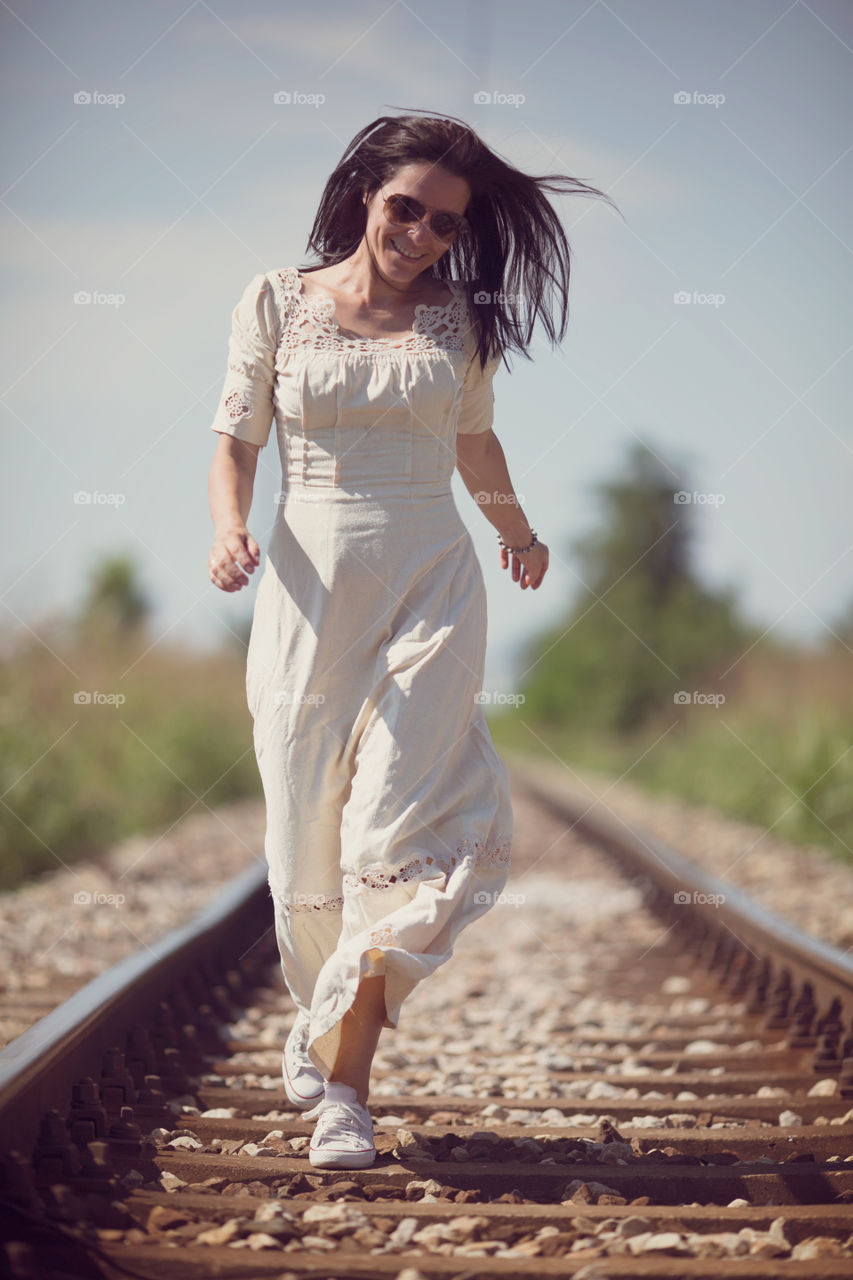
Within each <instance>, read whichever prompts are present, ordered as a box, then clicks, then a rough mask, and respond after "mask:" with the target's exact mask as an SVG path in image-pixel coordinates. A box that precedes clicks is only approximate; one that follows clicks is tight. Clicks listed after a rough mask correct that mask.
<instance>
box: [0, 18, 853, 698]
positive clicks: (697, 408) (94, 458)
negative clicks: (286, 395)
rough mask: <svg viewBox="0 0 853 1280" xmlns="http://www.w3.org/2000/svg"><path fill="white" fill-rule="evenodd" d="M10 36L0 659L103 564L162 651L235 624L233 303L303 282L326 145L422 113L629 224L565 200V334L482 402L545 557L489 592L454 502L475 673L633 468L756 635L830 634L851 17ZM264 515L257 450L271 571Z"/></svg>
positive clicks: (32, 22)
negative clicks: (224, 561)
mask: <svg viewBox="0 0 853 1280" xmlns="http://www.w3.org/2000/svg"><path fill="white" fill-rule="evenodd" d="M0 45H2V48H3V50H4V53H3V64H4V65H3V77H2V86H3V87H2V90H0V92H2V96H3V118H4V119H5V120H6V121H7V127H6V130H5V136H4V137H3V140H2V148H3V173H4V175H5V182H4V190H3V198H2V205H0V219H2V228H3V236H2V249H0V276H2V302H0V306H2V310H3V313H4V314H3V319H4V322H5V323H4V332H5V341H4V343H3V347H2V351H0V386H2V389H3V393H2V405H0V411H2V415H3V434H2V466H3V473H4V475H5V476H6V483H5V485H4V501H3V503H2V540H3V545H4V547H5V549H6V557H5V561H4V568H3V575H2V582H0V601H2V605H3V609H2V611H0V633H3V634H5V635H7V636H8V635H17V634H20V633H21V632H22V631H24V632H28V633H29V634H31V635H33V636H38V634H39V622H40V620H41V619H43V618H44V617H45V616H46V615H48V614H57V613H59V614H61V613H65V612H68V611H70V610H73V609H74V608H75V606H76V605H78V604H79V602H80V599H81V597H82V595H83V594H84V593H85V590H86V587H87V584H88V581H89V575H90V573H91V571H92V570H93V568H94V567H95V566H96V565H97V564H98V563H99V562H100V560H101V559H102V558H103V557H105V556H107V555H113V554H120V553H127V554H130V555H131V556H133V557H134V558H135V559H136V560H137V562H138V564H139V568H140V573H141V578H142V582H143V586H144V588H145V591H146V593H147V594H148V596H149V598H150V600H151V603H152V606H153V614H152V620H151V622H152V636H153V640H154V643H155V644H156V643H160V642H161V641H162V642H168V643H169V644H173V643H184V644H189V645H192V646H197V647H199V648H200V649H201V648H211V647H215V646H217V645H219V644H220V643H221V642H222V640H223V638H225V637H227V635H228V632H229V629H230V630H234V629H239V626H242V625H243V624H244V622H245V621H246V620H247V619H248V617H250V616H251V609H252V605H253V600H254V592H255V589H256V584H257V581H258V580H259V577H260V573H259V572H257V571H256V573H255V575H254V578H253V580H252V582H251V584H250V585H249V586H248V587H247V588H245V589H244V590H243V591H242V592H240V593H237V594H233V595H224V594H223V593H221V592H219V591H218V590H217V589H216V588H215V587H214V586H213V585H212V584H211V583H210V581H209V579H208V576H207V567H206V566H207V555H208V551H209V547H210V544H211V541H212V525H211V521H210V514H209V509H208V505H207V475H208V471H209V467H210V461H211V458H212V455H213V451H214V448H215V444H216V440H217V436H216V434H215V433H214V432H213V431H211V430H210V423H211V421H212V419H213V414H214V411H215V408H216V405H217V402H218V399H219V393H220V390H221V386H222V382H223V379H224V376H225V369H226V356H227V342H228V335H229V330H230V321H231V312H232V310H233V307H234V305H235V303H236V301H237V299H238V298H239V296H240V294H241V293H242V291H243V289H244V287H245V285H246V284H247V283H248V281H249V280H250V279H251V277H252V276H253V275H255V274H256V273H257V272H263V271H269V270H272V269H274V268H276V267H281V266H284V265H288V264H297V263H303V262H305V261H307V255H306V241H307V236H308V232H309V230H310V227H311V224H312V222H313V218H314V212H315V209H316V205H317V203H318V201H319V197H320V194H321V192H322V189H323V186H324V184H325V181H326V179H327V178H328V175H329V174H330V172H331V171H332V169H333V168H334V167H335V165H336V164H337V162H338V160H339V158H340V156H341V154H342V153H343V151H344V149H345V147H346V145H347V144H348V142H349V140H350V138H351V137H352V136H353V135H354V134H355V133H356V132H357V131H358V130H359V129H361V128H362V127H363V126H364V125H366V124H367V123H368V122H369V121H370V120H372V119H375V118H376V117H377V116H379V115H383V114H396V113H397V112H399V111H400V110H405V109H407V108H413V107H416V108H420V109H427V110H436V111H441V112H445V113H449V114H453V115H456V116H460V117H462V118H463V119H464V120H466V121H467V122H468V123H469V124H470V125H471V126H472V127H473V128H474V129H476V130H477V131H478V133H479V134H480V135H481V136H482V138H483V139H484V141H485V142H486V143H487V144H488V145H489V146H491V147H492V148H493V149H495V150H496V151H498V152H499V153H500V154H501V155H502V156H504V157H505V158H506V159H508V160H509V161H511V162H512V163H513V164H515V165H517V166H519V167H521V168H524V169H525V170H527V171H528V172H531V173H539V174H541V173H549V172H551V173H553V172H559V173H569V174H572V175H574V176H576V177H580V178H582V179H583V180H584V181H586V182H588V183H591V184H592V185H594V186H597V187H600V188H602V189H603V190H605V191H606V192H607V193H608V194H609V195H610V196H611V197H612V198H613V199H614V200H615V201H616V203H617V205H618V206H619V210H620V212H621V216H619V214H617V213H615V212H614V211H613V210H612V209H610V208H609V207H608V206H607V205H606V204H605V203H604V202H602V201H595V200H592V201H590V200H585V199H578V198H564V197H558V198H557V199H556V200H555V205H556V207H557V208H558V210H559V212H560V215H561V217H562V218H563V220H564V225H565V227H566V230H567V234H568V237H569V242H570V245H571V250H572V278H571V293H570V322H569V328H568V331H567V334H566V337H565V339H564V341H563V342H562V344H561V345H560V346H559V347H558V348H556V349H554V348H552V347H551V345H550V344H549V342H548V340H547V337H546V336H545V335H544V333H543V332H542V331H541V330H540V331H539V332H538V333H537V334H536V335H535V337H534V342H533V346H532V348H531V352H530V354H531V355H532V357H533V359H532V360H531V361H525V360H522V359H519V358H517V357H516V358H515V359H514V360H513V361H512V368H511V371H508V370H506V369H501V370H499V372H498V374H497V375H496V378H495V396H496V406H495V431H496V432H497V434H498V436H499V438H500V440H501V441H502V443H503V445H504V449H505V451H506V453H507V457H508V460H509V465H510V472H511V474H512V477H513V480H514V482H515V487H516V489H517V491H518V493H519V494H520V496H521V498H522V502H523V505H524V508H525V511H526V513H527V515H528V517H529V519H530V521H531V523H532V524H533V527H534V528H535V529H536V530H537V531H538V532H539V535H540V537H541V538H542V539H543V540H544V541H546V542H547V543H548V544H549V546H550V548H551V555H552V568H551V571H550V573H549V575H548V577H547V579H546V581H545V583H544V584H543V586H542V588H541V589H540V590H539V591H537V592H535V593H534V592H530V591H527V592H524V593H520V592H519V589H518V587H516V586H514V585H513V584H512V583H511V582H510V580H509V578H508V575H506V574H503V573H502V572H501V570H500V568H499V566H498V561H497V547H496V541H495V537H494V533H493V531H492V529H491V526H490V525H488V524H487V523H486V521H485V520H484V519H483V517H482V515H481V514H480V513H479V511H478V510H477V509H476V507H475V506H474V504H473V502H472V501H471V499H470V498H469V496H468V494H467V493H466V492H465V491H464V489H463V487H462V485H461V484H460V483H456V482H454V490H455V492H456V494H457V502H458V505H459V507H460V510H461V511H462V513H463V516H464V518H465V520H466V522H467V524H468V526H469V528H470V529H471V532H472V535H473V537H474V540H475V546H476V549H477V553H478V555H479V557H480V560H481V563H482V565H483V570H484V574H485V577H486V584H487V590H488V598H489V626H490V639H489V651H488V658H487V678H488V680H490V681H492V682H493V683H494V684H495V685H499V684H503V685H506V683H507V681H510V682H511V679H512V673H513V671H514V670H517V666H518V662H519V654H520V652H521V649H522V646H523V645H524V644H525V643H526V642H528V641H529V640H530V638H531V637H532V636H533V635H535V634H536V633H537V632H539V631H541V630H542V629H543V628H544V627H546V626H550V625H552V624H553V623H554V622H555V621H556V620H557V619H559V618H560V617H561V616H563V615H564V614H565V613H566V611H567V609H568V607H569V605H570V603H571V600H572V598H573V595H574V592H575V591H576V590H577V588H578V584H579V573H580V564H579V561H578V558H577V554H576V551H575V550H574V544H575V542H576V540H577V539H578V538H579V537H581V536H582V535H583V534H584V533H585V532H587V531H588V530H589V529H590V528H592V527H593V526H594V525H595V523H596V519H597V513H598V507H597V496H596V494H597V487H598V486H599V485H601V484H602V483H604V482H606V481H607V480H609V479H612V478H613V477H614V476H615V475H616V474H617V473H618V472H619V471H620V469H621V468H622V467H623V466H624V463H625V459H626V456H627V452H628V450H629V448H630V447H631V446H632V445H633V444H634V443H635V442H637V441H643V442H644V443H646V444H647V445H648V446H649V447H650V448H651V449H653V450H654V452H655V453H656V454H657V455H658V456H659V457H660V458H661V459H662V462H663V464H664V465H665V466H667V467H669V468H670V469H671V471H672V476H673V489H674V490H676V489H681V488H684V489H686V491H687V492H689V493H690V494H691V497H694V496H695V501H693V502H692V504H691V506H692V514H693V518H694V534H695V556H696V564H697V569H698V572H699V573H700V574H701V576H702V578H703V580H704V581H705V582H706V583H707V584H708V585H709V586H711V587H714V588H733V589H734V590H735V591H736V593H737V598H738V600H739V601H740V603H741V606H742V609H743V612H744V613H745V615H746V616H747V617H748V618H749V619H750V620H751V621H753V622H755V623H757V624H758V625H759V626H760V627H761V628H766V629H767V630H768V632H769V633H770V634H772V635H775V636H778V637H780V638H790V639H794V640H797V641H800V642H804V643H816V644H817V643H821V642H822V641H823V640H825V639H826V638H827V637H829V636H830V635H831V634H832V631H833V629H834V627H835V625H836V623H837V620H838V618H839V617H840V615H841V614H842V613H843V612H844V611H845V610H846V609H847V608H848V607H849V606H850V605H851V602H853V502H851V500H850V494H851V487H853V486H851V456H852V455H853V433H851V424H850V411H849V405H850V402H851V388H850V371H851V345H853V332H851V331H853V325H851V318H852V317H851V311H853V301H851V300H853V290H851V288H850V285H851V272H850V264H851V234H853V233H851V224H850V218H849V210H850V207H851V169H853V157H851V149H853V124H852V123H851V122H852V121H853V113H851V110H850V108H851V84H853V76H852V75H851V72H853V7H851V6H850V4H849V3H846V0H809V3H805V2H804V0H794V2H793V3H785V2H784V0H782V2H777V0H750V2H749V3H748V4H744V3H742V0H714V2H713V3H710V2H708V0H580V2H578V3H575V2H574V0H560V2H556V0H542V2H537V0H533V2H532V3H529V4H525V5H518V4H517V3H515V2H514V0H495V2H494V3H492V2H490V0H453V2H452V3H450V2H448V0H431V2H430V3H429V4H424V3H423V2H422V0H379V2H378V3H370V2H368V3H360V4H358V5H352V4H345V3H330V2H329V0H317V2H316V3H314V4H313V5H310V6H308V5H305V4H304V3H301V2H300V3H298V4H297V3H289V2H287V3H273V2H272V0H262V2H256V0H241V3H239V4H237V3H226V2H225V0H211V2H210V3H208V2H207V0H192V2H191V3H188V4H186V3H173V2H172V0H149V2H148V3H145V4H139V3H137V4H134V3H128V2H127V0H120V2H117V0H105V2H98V0H61V2H56V0H53V2H51V0H31V2H25V0H10V2H9V3H6V0H0ZM283 96H284V97H285V98H287V97H288V96H289V99H290V101H289V102H288V101H282V100H281V99H282V97H283ZM276 97H278V99H279V100H278V101H276ZM10 125H11V127H10ZM86 299H88V301H87V300H86ZM684 477H686V478H687V483H686V484H683V483H682V481H683V479H684ZM457 479H458V478H457ZM279 488H280V470H279V459H278V454H277V450H276V447H275V431H274V430H273V432H272V433H271V438H270V445H269V446H268V447H267V448H266V449H264V450H262V451H261V454H260V457H259V464H258V476H257V481H256V486H255V498H254V505H253V508H252V513H251V515H250V518H249V528H250V530H251V531H252V533H253V534H254V536H255V537H256V538H257V539H258V542H259V543H260V545H261V548H262V551H265V549H266V546H267V543H268V540H269V534H270V531H271V528H272V522H273V519H274V516H275V502H274V495H275V493H276V491H277V490H278V489H279ZM81 494H83V495H89V500H88V501H80V500H79V495H81Z"/></svg>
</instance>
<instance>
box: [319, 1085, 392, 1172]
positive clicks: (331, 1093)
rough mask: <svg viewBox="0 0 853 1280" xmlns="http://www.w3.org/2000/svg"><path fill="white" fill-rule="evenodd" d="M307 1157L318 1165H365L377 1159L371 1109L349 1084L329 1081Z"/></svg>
mask: <svg viewBox="0 0 853 1280" xmlns="http://www.w3.org/2000/svg"><path fill="white" fill-rule="evenodd" d="M308 1159H309V1160H310V1161H311V1164H312V1165H314V1167H315V1168H316V1169H366V1168H367V1166H368V1165H371V1164H373V1161H374V1160H375V1159H376V1147H375V1146H374V1143H373V1121H372V1120H371V1118H370V1112H369V1111H368V1110H367V1107H365V1106H362V1104H361V1103H360V1102H359V1101H358V1095H357V1093H356V1091H355V1089H353V1088H351V1086H350V1085H348V1084H341V1083H340V1082H339V1081H337V1080H333V1081H330V1082H328V1083H327V1084H326V1096H325V1101H324V1102H323V1104H322V1106H321V1107H320V1108H319V1114H318V1116H317V1124H316V1126H315V1129H314V1133H313V1134H312V1136H311V1144H310V1146H309V1148H308Z"/></svg>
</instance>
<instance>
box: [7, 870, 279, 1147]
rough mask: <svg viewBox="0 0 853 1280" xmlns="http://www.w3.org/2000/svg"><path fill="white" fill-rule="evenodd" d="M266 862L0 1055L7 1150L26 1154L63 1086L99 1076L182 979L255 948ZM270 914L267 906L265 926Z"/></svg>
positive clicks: (58, 1103) (64, 1092) (61, 1103)
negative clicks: (109, 1055)
mask: <svg viewBox="0 0 853 1280" xmlns="http://www.w3.org/2000/svg"><path fill="white" fill-rule="evenodd" d="M266 895H267V868H266V863H263V864H259V865H258V866H257V867H252V868H250V869H249V870H248V871H245V872H243V873H242V874H241V875H239V876H236V877H234V879H232V880H231V881H229V883H228V884H227V885H226V887H225V888H224V889H223V890H222V891H221V893H219V894H218V896H217V897H216V898H215V899H214V900H213V901H212V902H210V903H209V904H208V905H207V906H206V907H204V908H202V909H201V910H200V911H199V912H198V913H197V914H196V915H195V916H194V917H193V918H192V919H191V920H190V921H189V922H188V923H187V924H185V925H182V926H179V927H178V928H176V929H173V930H171V931H170V932H169V933H167V934H165V935H164V936H163V937H162V938H160V939H158V940H157V941H156V942H154V943H153V944H151V945H150V946H149V945H147V944H146V946H145V947H144V948H143V949H142V950H140V951H137V952H136V953H135V954H134V955H132V956H128V957H127V958H126V959H125V960H122V961H120V962H119V963H118V964H116V965H114V966H113V967H112V968H111V969H108V970H106V972H104V973H102V974H99V975H98V977H97V978H93V979H92V981H91V982H89V983H87V984H86V986H84V987H81V988H80V990H79V991H77V992H75V994H74V995H73V996H71V997H70V999H68V1000H66V1001H65V1002H64V1003H63V1004H61V1005H59V1006H58V1007H57V1008H56V1009H53V1010H52V1011H51V1012H50V1013H48V1014H46V1015H45V1017H43V1018H41V1019H40V1020H39V1021H38V1022H36V1023H34V1025H33V1026H31V1027H29V1028H28V1029H27V1030H26V1031H24V1032H23V1033H22V1034H21V1035H20V1036H18V1037H17V1039H15V1040H13V1041H12V1042H11V1043H10V1044H8V1045H7V1046H6V1047H5V1048H4V1049H3V1050H2V1051H0V1117H2V1125H3V1146H4V1149H5V1150H7V1151H11V1150H15V1149H18V1150H21V1151H29V1150H30V1149H31V1148H32V1146H33V1145H34V1143H35V1141H36V1138H37V1135H38V1129H39V1123H40V1119H41V1117H42V1116H43V1115H44V1114H45V1112H47V1111H48V1110H50V1109H51V1108H59V1109H64V1108H65V1107H66V1106H67V1102H68V1087H69V1086H68V1081H69V1080H78V1079H80V1078H81V1077H85V1076H95V1077H97V1075H98V1074H99V1072H100V1064H101V1060H102V1058H103V1055H104V1053H105V1052H106V1051H107V1050H108V1049H110V1048H111V1047H113V1046H117V1045H120V1046H123V1045H124V1043H125V1039H126V1036H127V1032H128V1029H129V1027H130V1026H131V1025H132V1024H133V1023H143V1022H144V1021H145V1020H146V1019H147V1018H148V1017H149V1016H150V1015H151V1014H152V1013H153V1011H155V1010H156V1009H157V1008H158V1006H159V1005H160V1003H161V1002H162V1001H164V1000H168V998H169V995H170V993H171V992H172V991H173V989H174V988H175V986H176V985H177V983H179V982H180V981H181V979H182V977H183V976H184V975H186V974H187V973H190V972H192V971H193V969H194V968H196V967H197V966H199V965H201V964H203V963H204V962H205V961H209V960H216V961H217V962H221V961H222V960H223V958H224V957H226V956H227V955H228V954H229V953H231V954H233V955H234V956H235V958H236V957H238V956H239V955H240V953H241V952H246V951H248V950H250V949H251V946H252V945H254V941H251V942H250V941H248V938H249V937H250V936H251V935H250V933H248V932H247V929H246V927H247V926H248V925H249V924H250V923H251V922H252V921H253V920H255V921H256V920H257V919H258V918H259V917H260V918H262V915H263V909H264V898H265V896H266ZM271 922H272V911H271V908H270V923H271Z"/></svg>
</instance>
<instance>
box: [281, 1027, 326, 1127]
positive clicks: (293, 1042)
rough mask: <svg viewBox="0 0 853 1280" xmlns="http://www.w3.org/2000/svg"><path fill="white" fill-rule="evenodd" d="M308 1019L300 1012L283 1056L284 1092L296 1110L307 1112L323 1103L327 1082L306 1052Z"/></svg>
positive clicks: (282, 1075)
mask: <svg viewBox="0 0 853 1280" xmlns="http://www.w3.org/2000/svg"><path fill="white" fill-rule="evenodd" d="M307 1047H308V1017H307V1015H306V1014H304V1013H302V1012H300V1013H298V1014H297V1015H296V1021H295V1022H294V1024H293V1026H292V1027H291V1029H290V1035H289V1036H288V1037H287V1040H286V1042H285V1046H284V1049H283V1050H282V1054H281V1078H282V1080H283V1081H284V1092H285V1093H286V1094H287V1097H288V1100H289V1101H290V1102H292V1103H293V1105H294V1107H299V1109H300V1110H304V1109H305V1108H306V1107H313V1106H316V1104H317V1103H318V1102H322V1100H323V1085H324V1083H325V1082H324V1080H323V1076H322V1075H321V1073H320V1072H319V1071H318V1070H317V1068H316V1067H315V1066H314V1063H313V1062H312V1061H311V1059H310V1058H309V1057H308V1053H307V1052H306V1050H307Z"/></svg>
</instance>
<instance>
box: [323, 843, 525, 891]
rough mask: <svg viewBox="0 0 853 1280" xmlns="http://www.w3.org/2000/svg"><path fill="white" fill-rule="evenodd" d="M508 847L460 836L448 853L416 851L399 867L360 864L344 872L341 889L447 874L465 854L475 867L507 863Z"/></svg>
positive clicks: (389, 885)
mask: <svg viewBox="0 0 853 1280" xmlns="http://www.w3.org/2000/svg"><path fill="white" fill-rule="evenodd" d="M511 847H512V842H511V841H510V840H504V841H503V842H502V843H500V844H494V845H486V844H484V843H482V842H481V841H479V840H462V841H460V843H459V844H458V845H457V846H456V852H455V853H452V854H450V855H449V856H448V857H437V856H436V855H435V854H431V853H425V854H416V855H415V856H414V857H413V858H410V859H409V861H408V862H404V863H403V865H402V866H401V867H397V869H396V871H392V870H390V868H388V867H383V866H382V865H381V864H380V863H377V865H376V866H373V867H363V868H362V869H361V870H360V871H359V872H358V873H353V872H347V873H346V874H345V875H344V881H343V883H344V893H345V894H346V893H350V894H352V893H361V892H363V890H365V889H379V890H382V889H390V888H392V887H393V886H394V885H395V884H405V883H406V882H407V881H409V880H424V879H427V878H428V877H429V876H430V875H435V874H436V872H441V873H442V874H444V875H450V873H451V871H453V870H454V869H455V868H456V867H458V866H459V864H460V863H461V862H464V860H465V859H466V858H473V860H474V866H475V867H505V866H509V863H510V850H511Z"/></svg>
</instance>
